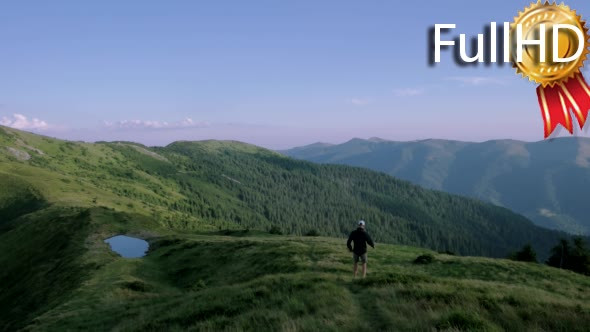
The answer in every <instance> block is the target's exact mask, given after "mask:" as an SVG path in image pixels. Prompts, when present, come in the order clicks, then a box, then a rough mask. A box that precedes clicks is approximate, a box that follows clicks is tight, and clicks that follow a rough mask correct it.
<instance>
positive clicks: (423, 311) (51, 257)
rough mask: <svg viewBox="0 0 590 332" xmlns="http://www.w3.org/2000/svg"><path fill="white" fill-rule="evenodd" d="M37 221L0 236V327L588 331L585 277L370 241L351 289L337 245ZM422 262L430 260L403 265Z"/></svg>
mask: <svg viewBox="0 0 590 332" xmlns="http://www.w3.org/2000/svg"><path fill="white" fill-rule="evenodd" d="M43 213H49V215H51V214H55V213H58V214H61V216H62V217H61V218H58V219H59V220H58V219H52V218H51V217H48V216H43V215H41V214H33V215H29V216H27V217H26V218H22V219H19V220H16V221H15V222H14V223H11V224H12V225H13V226H14V227H15V228H13V229H12V230H11V231H9V232H2V233H0V246H2V247H1V249H2V252H3V253H4V252H6V251H5V250H7V249H9V248H20V249H19V250H20V253H19V255H3V256H2V262H1V263H2V266H4V267H8V269H3V270H2V271H3V272H5V275H3V276H2V278H3V279H2V280H1V281H2V283H1V284H0V285H2V292H0V294H1V295H0V296H2V298H1V299H0V300H1V301H0V303H1V304H2V308H0V309H1V310H0V323H1V324H0V329H6V330H13V329H17V328H26V330H30V331H63V330H130V331H145V330H149V331H162V330H205V331H207V330H211V331H219V330H228V331H230V330H252V331H253V330H258V331H259V330H301V331H318V330H321V331H343V330H344V331H353V330H367V331H369V330H373V331H374V330H432V329H441V330H446V329H448V330H484V331H501V330H519V331H538V330H563V331H566V330H567V331H584V330H585V329H586V327H587V326H588V325H589V324H590V305H589V303H590V278H588V277H584V276H582V275H578V274H574V273H572V272H568V271H564V270H559V269H553V268H549V267H547V266H543V265H538V264H530V263H519V262H512V261H508V260H499V259H489V258H474V257H456V256H448V255H443V254H436V253H434V252H430V251H428V250H426V249H418V248H412V247H405V246H395V245H384V244H378V245H377V249H376V250H371V251H370V252H369V260H370V261H369V262H370V263H369V275H368V277H367V279H364V280H352V277H351V262H350V261H351V257H350V254H349V253H348V252H347V250H346V248H345V244H344V242H343V241H342V240H338V239H333V238H310V237H297V236H271V235H268V234H266V235H265V234H262V233H258V232H254V231H249V232H244V231H236V232H233V233H230V234H229V235H218V234H215V233H193V232H174V231H171V230H169V229H166V228H162V227H161V226H159V224H158V223H157V222H154V221H152V220H150V219H149V218H145V217H141V216H138V215H131V214H125V213H118V212H114V211H111V210H106V209H102V208H93V209H90V210H83V211H78V210H69V211H47V212H43ZM56 223H58V224H59V225H66V224H67V225H70V226H73V225H76V226H75V227H62V226H59V225H55V224H56ZM120 233H127V234H138V235H140V236H142V237H144V238H147V239H149V241H150V244H151V249H150V252H149V253H148V255H147V256H146V257H144V258H140V259H124V258H121V257H119V256H117V255H116V254H114V253H113V252H111V251H110V249H109V248H108V246H107V245H106V244H105V243H103V239H104V238H106V237H108V236H110V235H114V234H120ZM33 234H38V235H35V236H34V237H33V238H30V239H28V240H26V242H24V243H23V242H22V241H23V239H25V238H26V237H27V236H30V235H33ZM47 249H49V250H47ZM425 253H430V254H432V255H433V256H434V261H433V262H432V263H430V264H426V265H417V264H413V263H412V262H413V260H414V259H415V258H416V257H417V256H418V255H422V254H425ZM23 259H24V262H27V263H28V264H23ZM19 266H20V268H22V267H23V266H36V268H34V269H30V270H27V271H19V270H18V268H19ZM17 275H18V276H21V275H23V276H25V277H24V278H19V280H16V278H17V277H16V276H17ZM11 276H12V277H11ZM10 278H12V279H10ZM7 279H8V281H9V282H10V281H11V280H12V281H13V282H11V283H8V284H10V285H11V287H6V285H7V283H6V282H7ZM41 286H43V287H41ZM15 287H16V288H15ZM7 289H8V290H10V293H6V292H5V291H6V290H7ZM16 293H18V296H15V295H16ZM24 308H27V310H24Z"/></svg>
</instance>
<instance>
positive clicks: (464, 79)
mask: <svg viewBox="0 0 590 332" xmlns="http://www.w3.org/2000/svg"><path fill="white" fill-rule="evenodd" d="M447 80H449V81H456V82H460V83H463V84H466V85H484V84H500V85H503V84H505V83H506V82H505V81H504V80H501V79H498V78H494V77H483V76H454V77H448V78H447Z"/></svg>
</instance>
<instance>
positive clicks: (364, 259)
mask: <svg viewBox="0 0 590 332" xmlns="http://www.w3.org/2000/svg"><path fill="white" fill-rule="evenodd" d="M359 260H360V261H361V263H366V262H367V253H364V254H362V255H357V254H355V253H352V261H353V263H358V262H359Z"/></svg>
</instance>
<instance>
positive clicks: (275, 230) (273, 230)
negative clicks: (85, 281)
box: [268, 225, 283, 235]
mask: <svg viewBox="0 0 590 332" xmlns="http://www.w3.org/2000/svg"><path fill="white" fill-rule="evenodd" d="M268 232H269V233H270V234H275V235H282V234H283V231H281V229H280V228H279V227H278V226H276V225H273V226H272V227H271V228H270V229H269V230H268Z"/></svg>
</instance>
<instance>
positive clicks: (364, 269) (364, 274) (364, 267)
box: [363, 262, 367, 278]
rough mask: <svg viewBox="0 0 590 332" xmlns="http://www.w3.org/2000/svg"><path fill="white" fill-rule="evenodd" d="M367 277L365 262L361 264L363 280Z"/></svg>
mask: <svg viewBox="0 0 590 332" xmlns="http://www.w3.org/2000/svg"><path fill="white" fill-rule="evenodd" d="M366 276H367V262H364V263H363V278H364V277H366Z"/></svg>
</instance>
